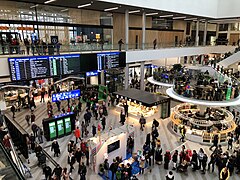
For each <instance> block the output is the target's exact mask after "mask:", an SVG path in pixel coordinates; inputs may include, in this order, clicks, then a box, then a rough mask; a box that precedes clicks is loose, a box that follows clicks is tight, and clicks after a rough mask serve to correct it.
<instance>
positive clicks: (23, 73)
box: [8, 54, 80, 81]
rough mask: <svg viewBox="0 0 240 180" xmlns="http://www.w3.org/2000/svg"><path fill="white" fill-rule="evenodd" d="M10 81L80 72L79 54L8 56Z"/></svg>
mask: <svg viewBox="0 0 240 180" xmlns="http://www.w3.org/2000/svg"><path fill="white" fill-rule="evenodd" d="M8 62H9V68H10V74H11V79H12V81H21V80H27V79H37V78H47V77H52V76H59V75H69V74H78V73H80V54H71V55H59V56H32V57H24V58H22V57H19V58H8Z"/></svg>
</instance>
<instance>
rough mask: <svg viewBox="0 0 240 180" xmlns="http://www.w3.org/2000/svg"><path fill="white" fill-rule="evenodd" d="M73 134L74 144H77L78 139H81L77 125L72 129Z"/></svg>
mask: <svg viewBox="0 0 240 180" xmlns="http://www.w3.org/2000/svg"><path fill="white" fill-rule="evenodd" d="M74 136H75V137H76V144H77V141H78V139H80V141H81V140H82V139H81V132H80V129H79V127H77V128H76V129H75V131H74Z"/></svg>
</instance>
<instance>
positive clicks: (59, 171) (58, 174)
mask: <svg viewBox="0 0 240 180" xmlns="http://www.w3.org/2000/svg"><path fill="white" fill-rule="evenodd" d="M54 174H55V176H56V177H57V179H61V175H62V168H61V167H60V165H59V164H57V166H56V167H55V168H54V169H53V172H52V176H53V175H54Z"/></svg>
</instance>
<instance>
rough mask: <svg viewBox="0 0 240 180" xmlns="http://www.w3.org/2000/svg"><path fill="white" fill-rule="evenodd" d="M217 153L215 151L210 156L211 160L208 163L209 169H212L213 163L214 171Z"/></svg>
mask: <svg viewBox="0 0 240 180" xmlns="http://www.w3.org/2000/svg"><path fill="white" fill-rule="evenodd" d="M216 157H217V156H216V154H215V153H212V154H211V156H210V161H209V163H208V171H210V166H211V165H212V172H214V166H215V163H216V159H217V158H216Z"/></svg>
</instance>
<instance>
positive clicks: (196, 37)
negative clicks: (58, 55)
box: [195, 20, 199, 46]
mask: <svg viewBox="0 0 240 180" xmlns="http://www.w3.org/2000/svg"><path fill="white" fill-rule="evenodd" d="M198 33H199V20H197V22H196V36H195V46H198V45H199V37H198Z"/></svg>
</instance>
